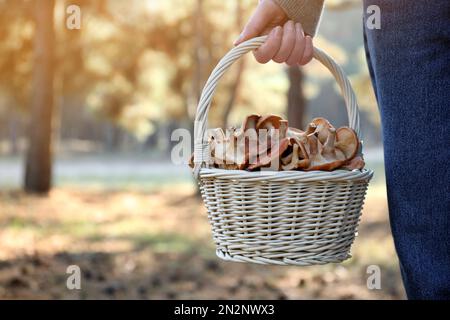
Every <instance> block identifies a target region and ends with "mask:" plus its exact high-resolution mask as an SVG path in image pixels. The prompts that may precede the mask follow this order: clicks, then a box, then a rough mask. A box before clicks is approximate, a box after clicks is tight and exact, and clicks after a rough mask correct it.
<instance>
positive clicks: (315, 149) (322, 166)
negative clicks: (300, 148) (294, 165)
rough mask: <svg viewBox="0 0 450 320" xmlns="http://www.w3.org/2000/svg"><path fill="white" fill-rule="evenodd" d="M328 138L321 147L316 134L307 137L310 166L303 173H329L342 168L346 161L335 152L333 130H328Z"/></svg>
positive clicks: (340, 154)
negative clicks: (320, 171)
mask: <svg viewBox="0 0 450 320" xmlns="http://www.w3.org/2000/svg"><path fill="white" fill-rule="evenodd" d="M327 131H328V137H327V140H326V141H325V144H324V145H323V144H322V143H320V140H319V138H318V133H317V132H316V133H314V134H311V135H309V136H308V145H307V146H308V147H309V160H310V165H309V166H308V168H306V169H305V171H312V170H323V171H331V170H334V169H336V168H338V167H340V166H342V165H343V164H344V163H345V161H346V159H345V156H344V155H343V153H342V152H336V150H335V147H334V143H335V135H336V131H335V129H334V128H328V129H327Z"/></svg>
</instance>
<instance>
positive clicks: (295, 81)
mask: <svg viewBox="0 0 450 320" xmlns="http://www.w3.org/2000/svg"><path fill="white" fill-rule="evenodd" d="M287 73H288V77H289V90H288V106H287V116H288V120H289V126H291V127H294V128H299V129H301V128H303V117H304V115H305V109H306V99H305V96H304V94H303V85H302V83H303V72H302V70H301V69H300V67H298V66H292V67H289V68H288V70H287Z"/></svg>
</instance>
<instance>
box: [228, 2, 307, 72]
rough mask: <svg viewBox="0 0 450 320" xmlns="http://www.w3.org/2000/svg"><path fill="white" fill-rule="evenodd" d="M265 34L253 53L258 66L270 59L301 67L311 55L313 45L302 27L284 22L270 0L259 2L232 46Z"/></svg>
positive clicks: (279, 8) (282, 15)
mask: <svg viewBox="0 0 450 320" xmlns="http://www.w3.org/2000/svg"><path fill="white" fill-rule="evenodd" d="M264 34H269V37H268V39H267V41H266V42H265V43H264V44H263V45H262V46H261V47H260V48H259V49H257V50H255V51H254V55H255V58H256V60H257V61H258V62H260V63H267V62H269V61H270V60H273V61H275V62H278V63H283V62H286V63H287V64H288V65H289V66H293V65H296V64H300V65H305V64H307V63H308V62H309V61H311V59H312V56H313V43H312V38H311V37H310V36H309V35H305V34H304V32H303V28H302V25H301V24H300V23H294V22H293V21H291V20H288V17H287V15H286V13H285V12H284V11H283V9H281V7H280V6H279V5H278V4H276V3H275V2H274V1H273V0H261V1H260V2H259V5H258V7H257V8H256V10H255V12H254V13H253V15H252V17H251V18H250V20H249V21H248V23H247V25H246V26H245V27H244V30H243V31H242V33H241V35H240V36H239V38H238V39H237V40H236V41H235V43H234V45H238V44H240V43H242V42H244V41H246V40H249V39H251V38H254V37H257V36H260V35H264Z"/></svg>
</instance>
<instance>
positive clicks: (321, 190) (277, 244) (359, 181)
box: [194, 36, 373, 266]
mask: <svg viewBox="0 0 450 320" xmlns="http://www.w3.org/2000/svg"><path fill="white" fill-rule="evenodd" d="M265 40H266V37H265V36H264V37H258V38H254V39H251V40H249V41H247V42H244V43H242V44H241V45H239V46H237V47H235V48H233V49H232V50H231V51H230V52H228V54H227V55H225V57H224V58H222V60H221V61H220V62H219V64H218V65H217V66H216V68H215V69H214V70H213V72H212V73H211V76H210V77H209V79H208V81H207V83H206V85H205V87H204V89H203V92H202V96H201V98H200V102H199V105H198V108H197V115H196V122H195V129H194V134H195V137H194V142H195V149H194V164H195V167H194V176H195V177H196V178H197V179H198V181H199V184H200V190H201V193H202V197H203V200H204V202H205V205H206V208H207V211H208V218H209V221H210V223H211V227H212V234H213V239H214V242H215V243H216V247H217V250H216V253H217V256H218V257H220V258H222V259H224V260H230V261H239V262H252V263H260V264H276V265H300V266H306V265H315V264H325V263H337V262H342V261H343V260H345V259H347V258H349V257H350V253H349V252H350V247H351V245H352V243H353V240H354V238H355V234H356V232H357V227H358V224H359V219H360V215H361V210H362V206H363V203H364V198H365V194H366V190H367V186H368V183H369V181H370V179H371V178H372V175H373V172H372V171H371V170H362V171H360V170H354V171H344V170H336V171H332V172H323V171H310V172H303V171H281V172H274V171H261V172H247V171H241V170H222V169H214V168H208V163H209V150H208V144H207V140H206V139H205V133H206V129H207V115H208V109H209V107H210V104H211V100H212V97H213V95H214V91H215V89H216V86H217V84H218V81H219V80H220V78H221V77H222V76H223V74H224V73H225V71H226V70H227V69H228V68H229V67H230V66H231V65H232V64H233V62H235V61H236V60H237V59H239V58H240V57H241V56H242V55H244V54H245V53H247V52H248V51H251V50H253V49H256V48H258V47H259V46H260V45H261V44H262V43H264V41H265ZM314 58H315V59H317V60H318V61H320V62H321V63H322V64H323V65H324V66H325V67H327V68H328V69H329V70H330V72H331V73H332V74H333V75H334V77H335V79H336V81H337V83H338V84H339V86H340V88H341V91H342V94H343V97H344V100H345V104H346V106H347V113H348V118H349V126H350V127H351V128H353V129H354V130H355V131H356V132H357V134H358V136H360V131H359V113H358V106H357V103H356V98H355V95H354V92H353V90H352V88H351V85H350V83H349V81H348V79H347V78H346V76H345V75H344V73H343V71H342V70H341V68H340V67H339V66H338V65H337V64H336V63H335V62H334V61H333V60H332V59H331V58H330V57H329V56H328V55H327V54H325V53H324V52H323V51H321V50H319V49H317V48H315V49H314Z"/></svg>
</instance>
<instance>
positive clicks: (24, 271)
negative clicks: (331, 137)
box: [0, 184, 404, 299]
mask: <svg viewBox="0 0 450 320" xmlns="http://www.w3.org/2000/svg"><path fill="white" fill-rule="evenodd" d="M209 232H210V231H209V224H208V222H207V218H206V212H205V209H204V207H203V205H202V203H201V200H200V199H199V198H197V197H196V196H195V190H194V188H193V186H192V185H189V184H177V185H173V186H170V187H167V186H165V187H162V188H160V190H158V191H155V190H151V191H139V190H134V191H107V190H105V189H92V188H85V189H84V190H81V189H80V188H77V189H75V188H70V187H63V188H57V189H55V190H53V191H52V192H51V194H50V195H49V196H48V197H38V196H28V195H25V194H23V193H22V192H19V191H2V192H0V299H17V298H24V299H403V298H404V292H403V288H402V285H401V280H400V275H399V271H398V263H397V258H396V256H395V251H394V247H393V243H392V239H391V236H390V231H389V225H388V222H387V205H386V200H385V190H384V189H383V188H382V187H380V186H377V185H375V186H374V187H371V188H370V190H369V194H368V197H367V201H366V205H365V209H364V213H363V219H362V223H361V227H360V232H359V236H358V238H357V239H356V241H355V244H354V246H353V252H352V253H353V258H351V259H350V260H348V261H346V262H345V263H344V264H341V265H326V266H314V267H278V266H270V267H269V266H260V265H250V264H242V263H231V262H222V261H220V260H219V259H217V258H216V257H215V253H214V245H213V243H212V240H211V238H210V234H209ZM69 265H78V266H79V267H80V268H81V275H82V277H81V290H69V289H67V287H66V280H67V277H68V274H66V268H67V267H68V266H69ZM369 265H378V266H379V267H380V269H381V286H382V287H381V289H380V290H369V289H368V288H367V285H366V281H367V277H368V274H367V272H366V271H367V266H369Z"/></svg>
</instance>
